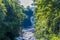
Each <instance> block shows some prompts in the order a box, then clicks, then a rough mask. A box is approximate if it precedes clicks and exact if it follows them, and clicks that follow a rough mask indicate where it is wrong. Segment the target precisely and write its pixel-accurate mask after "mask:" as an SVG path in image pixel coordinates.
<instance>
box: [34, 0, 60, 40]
mask: <svg viewBox="0 0 60 40" xmlns="http://www.w3.org/2000/svg"><path fill="white" fill-rule="evenodd" d="M59 1H60V0H36V5H37V7H36V8H35V11H34V15H35V28H36V33H35V36H36V37H37V39H38V40H44V39H47V40H59V38H60V36H58V35H59V34H60V26H59V25H60V21H59V20H60V5H59V4H60V2H59ZM50 34H52V35H54V34H55V35H56V36H52V35H51V37H50ZM38 35H39V36H38ZM41 38H42V39H41Z"/></svg>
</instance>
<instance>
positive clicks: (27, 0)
mask: <svg viewBox="0 0 60 40" xmlns="http://www.w3.org/2000/svg"><path fill="white" fill-rule="evenodd" d="M20 2H21V5H23V6H24V7H25V8H26V7H27V6H31V4H32V3H33V1H32V0H20Z"/></svg>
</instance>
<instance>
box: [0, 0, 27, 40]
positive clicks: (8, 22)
mask: <svg viewBox="0 0 60 40" xmlns="http://www.w3.org/2000/svg"><path fill="white" fill-rule="evenodd" d="M18 1H19V0H17V1H16V0H1V1H0V5H1V6H0V9H1V10H0V15H1V16H0V20H1V21H0V40H14V38H15V37H17V36H18V35H19V32H20V31H19V30H21V27H22V24H21V22H22V21H23V19H24V18H25V17H26V15H25V14H23V13H22V7H21V6H20V5H19V4H18Z"/></svg>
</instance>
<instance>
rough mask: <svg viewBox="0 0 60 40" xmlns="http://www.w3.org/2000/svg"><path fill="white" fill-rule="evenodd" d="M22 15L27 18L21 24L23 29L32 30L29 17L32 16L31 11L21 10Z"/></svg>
mask: <svg viewBox="0 0 60 40" xmlns="http://www.w3.org/2000/svg"><path fill="white" fill-rule="evenodd" d="M23 13H25V14H26V15H27V16H28V18H26V19H24V21H23V22H22V26H23V28H32V23H31V20H30V18H31V16H33V11H32V10H31V9H28V10H23Z"/></svg>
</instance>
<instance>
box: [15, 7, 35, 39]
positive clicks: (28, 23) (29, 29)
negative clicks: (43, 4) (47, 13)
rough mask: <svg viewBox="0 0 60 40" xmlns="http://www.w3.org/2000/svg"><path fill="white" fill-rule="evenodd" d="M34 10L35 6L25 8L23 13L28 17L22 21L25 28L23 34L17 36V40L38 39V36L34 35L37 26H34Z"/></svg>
mask: <svg viewBox="0 0 60 40" xmlns="http://www.w3.org/2000/svg"><path fill="white" fill-rule="evenodd" d="M33 11H34V7H33V8H32V9H29V10H23V13H25V14H26V15H27V16H28V18H27V19H25V20H24V21H23V23H22V24H23V29H22V33H23V36H22V37H17V38H16V39H17V40H36V38H35V37H34V32H35V28H34V15H33Z"/></svg>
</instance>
